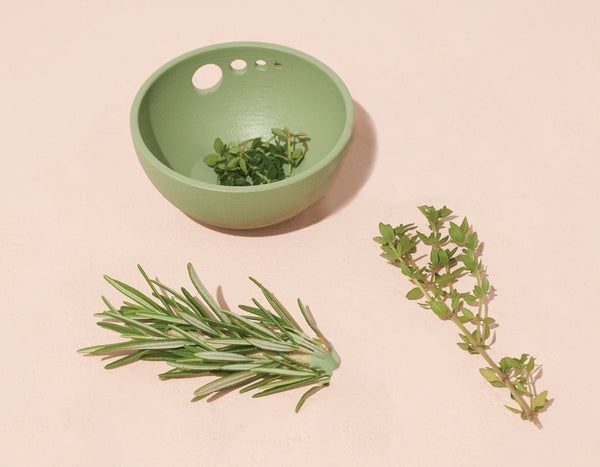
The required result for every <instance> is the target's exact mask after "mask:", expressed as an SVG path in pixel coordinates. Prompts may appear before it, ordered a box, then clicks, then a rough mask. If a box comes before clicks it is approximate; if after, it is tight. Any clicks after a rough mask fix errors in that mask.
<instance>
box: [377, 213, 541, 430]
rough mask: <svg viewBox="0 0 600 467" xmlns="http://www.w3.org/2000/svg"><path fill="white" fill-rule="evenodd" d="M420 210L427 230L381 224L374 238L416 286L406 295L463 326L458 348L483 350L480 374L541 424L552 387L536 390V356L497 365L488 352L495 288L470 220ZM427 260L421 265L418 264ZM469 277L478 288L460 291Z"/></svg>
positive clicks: (472, 351) (506, 359) (518, 410)
mask: <svg viewBox="0 0 600 467" xmlns="http://www.w3.org/2000/svg"><path fill="white" fill-rule="evenodd" d="M419 210H420V211H421V212H422V213H423V215H424V216H425V217H426V218H427V221H428V222H429V231H428V233H427V234H426V233H422V232H420V231H418V230H416V229H417V227H416V226H415V225H414V224H407V225H403V224H400V225H399V226H398V227H392V226H391V225H390V224H383V223H381V224H379V232H380V233H381V236H378V237H375V238H374V240H375V241H376V242H377V243H379V244H380V245H381V249H382V250H383V253H382V255H381V256H383V257H384V258H385V259H387V260H389V261H390V262H391V263H392V264H394V265H395V266H398V267H399V268H400V269H401V271H402V273H403V274H404V275H405V276H407V277H408V278H409V279H410V281H411V282H412V284H413V285H414V286H415V287H414V288H413V289H411V290H410V291H408V293H407V294H406V297H407V298H408V299H411V300H421V303H419V304H420V305H421V306H422V307H423V308H428V309H431V311H433V312H434V313H435V314H436V315H437V316H439V317H440V318H441V319H443V320H446V321H452V322H453V323H454V324H456V326H458V328H459V329H460V333H459V337H460V339H461V342H458V346H459V347H460V348H461V349H463V350H465V351H467V352H469V353H470V354H479V355H481V357H483V359H484V360H485V361H486V362H487V364H488V366H487V367H485V368H481V369H480V370H479V371H480V373H481V375H482V376H483V377H484V378H485V379H486V380H487V381H488V382H489V383H490V384H491V385H492V386H494V387H498V388H507V389H508V390H509V391H510V397H511V399H512V400H513V402H514V403H516V404H517V406H518V407H517V408H515V407H512V406H508V405H507V406H506V407H507V408H508V409H509V410H510V411H512V412H514V413H517V414H520V415H521V418H522V419H523V420H529V421H531V422H533V423H535V424H536V425H537V426H538V427H539V426H541V425H540V422H539V419H538V412H541V411H543V410H545V409H546V402H548V391H542V392H539V393H538V392H537V391H536V388H535V384H534V383H535V381H536V379H537V377H538V376H539V371H538V370H539V368H538V367H536V363H535V358H534V357H532V356H530V355H528V354H522V355H521V356H520V357H514V358H511V357H504V358H502V359H501V360H500V362H499V363H495V362H494V361H493V360H492V359H491V358H490V356H489V354H488V353H487V349H489V347H490V336H491V334H492V328H493V327H494V323H495V320H494V318H491V317H488V316H487V311H486V310H487V303H488V302H489V300H490V298H491V293H492V287H491V285H490V282H489V280H488V278H487V277H486V274H485V271H484V267H483V263H482V261H481V259H480V252H481V248H480V246H481V244H480V242H479V238H478V236H477V233H476V232H475V231H473V229H472V227H471V226H470V225H469V223H468V221H467V219H466V218H464V219H463V221H462V223H461V224H455V223H454V222H449V226H448V227H447V230H446V226H445V222H446V220H447V219H446V218H447V217H448V216H450V214H452V211H451V210H450V209H448V208H447V207H445V206H444V207H443V208H442V209H436V208H434V207H433V206H420V207H419ZM419 244H423V245H426V247H428V248H429V254H428V255H426V256H422V255H423V252H419V254H417V246H418V245H419ZM418 262H420V263H421V264H423V263H425V265H424V266H420V265H418V264H417V263H418ZM463 277H465V278H470V279H471V280H472V284H473V288H472V289H470V290H466V291H459V289H458V287H459V284H463V283H464V282H465V280H461V281H459V279H461V278H463Z"/></svg>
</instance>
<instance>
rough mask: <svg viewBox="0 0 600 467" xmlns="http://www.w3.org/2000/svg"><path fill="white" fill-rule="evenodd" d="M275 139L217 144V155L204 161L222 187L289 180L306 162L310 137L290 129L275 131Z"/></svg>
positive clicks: (273, 131)
mask: <svg viewBox="0 0 600 467" xmlns="http://www.w3.org/2000/svg"><path fill="white" fill-rule="evenodd" d="M271 132H272V133H273V136H272V137H271V138H270V139H269V140H267V141H263V139H262V138H254V139H249V140H246V141H243V142H242V143H240V144H233V143H229V144H224V143H223V141H222V140H221V138H217V139H216V140H215V142H214V145H213V146H214V150H215V152H214V153H212V154H209V155H207V156H206V157H205V158H204V162H205V163H206V164H207V165H208V166H210V167H212V168H213V169H214V171H215V173H216V174H217V182H218V183H219V184H220V185H228V186H248V185H261V184H263V183H271V182H276V181H278V180H283V179H285V178H286V177H289V176H290V175H291V173H292V169H295V168H296V167H298V165H300V163H301V162H302V161H303V160H304V156H305V154H306V152H307V151H308V144H307V142H308V141H310V138H308V137H307V136H306V134H305V133H292V132H291V131H290V130H288V129H287V128H284V129H279V128H272V129H271Z"/></svg>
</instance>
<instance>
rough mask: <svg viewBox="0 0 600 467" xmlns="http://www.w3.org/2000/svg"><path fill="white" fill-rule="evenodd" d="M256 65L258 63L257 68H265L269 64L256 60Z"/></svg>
mask: <svg viewBox="0 0 600 467" xmlns="http://www.w3.org/2000/svg"><path fill="white" fill-rule="evenodd" d="M254 63H256V66H265V65H266V64H267V62H265V61H264V60H256V62H254Z"/></svg>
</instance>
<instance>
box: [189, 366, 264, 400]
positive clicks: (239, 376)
mask: <svg viewBox="0 0 600 467" xmlns="http://www.w3.org/2000/svg"><path fill="white" fill-rule="evenodd" d="M257 377H258V376H257V375H256V373H252V372H251V371H241V372H239V373H234V374H233V375H230V376H222V377H221V378H219V379H217V380H215V381H211V382H210V383H208V384H205V385H204V386H202V387H201V388H198V389H196V391H194V395H195V396H196V397H194V399H192V400H198V399H201V398H203V397H205V396H208V395H209V394H212V393H213V392H216V391H222V390H223V389H227V388H230V387H235V386H239V385H240V384H243V383H246V382H248V381H253V380H255V379H256V378H257Z"/></svg>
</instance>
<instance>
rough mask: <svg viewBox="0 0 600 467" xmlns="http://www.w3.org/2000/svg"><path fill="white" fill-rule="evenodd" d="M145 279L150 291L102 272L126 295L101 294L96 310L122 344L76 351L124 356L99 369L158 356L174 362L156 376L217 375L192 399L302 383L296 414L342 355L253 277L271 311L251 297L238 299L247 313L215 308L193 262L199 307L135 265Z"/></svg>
mask: <svg viewBox="0 0 600 467" xmlns="http://www.w3.org/2000/svg"><path fill="white" fill-rule="evenodd" d="M138 268H139V270H140V272H141V273H142V275H143V277H144V279H145V280H146V282H147V283H148V285H149V287H150V289H151V291H152V294H151V297H150V296H148V295H145V294H144V293H142V292H140V291H138V290H136V289H134V288H133V287H131V286H129V285H127V284H124V283H123V282H120V281H118V280H115V279H112V278H110V277H108V276H105V279H106V280H107V281H108V282H109V283H110V284H111V285H112V286H113V287H115V288H116V289H117V290H118V291H120V292H121V293H122V294H123V295H125V297H127V299H129V300H128V301H124V302H123V305H122V306H121V307H120V308H118V309H117V308H115V307H114V306H113V305H112V304H111V303H110V302H109V301H108V300H107V299H106V298H105V297H102V299H103V301H104V303H105V304H106V306H107V307H108V310H106V311H103V312H102V313H97V314H96V315H95V316H100V317H102V318H104V319H105V320H104V321H100V322H98V323H97V324H98V325H99V326H101V327H104V328H107V329H110V330H113V331H116V332H118V333H120V334H121V337H122V338H124V339H126V340H125V341H123V342H119V343H113V344H104V345H96V346H92V347H86V348H84V349H81V350H79V352H80V353H85V354H90V355H113V356H117V355H119V356H121V355H123V353H125V356H122V357H121V358H118V359H117V360H115V361H113V362H111V363H109V364H108V365H106V366H105V368H107V369H110V368H116V367H118V366H122V365H125V364H127V363H130V362H133V361H136V360H160V361H164V362H166V363H167V364H168V365H170V366H171V367H172V369H171V370H169V371H167V372H165V373H162V374H161V375H159V378H160V379H161V380H167V379H172V378H181V377H188V376H200V375H208V374H212V375H215V376H218V378H217V379H215V380H213V381H211V382H209V383H207V384H205V385H204V386H202V387H200V388H199V389H198V390H196V391H195V393H194V398H193V399H192V400H193V401H195V400H198V399H202V398H204V397H206V396H208V395H210V394H212V393H214V392H218V391H222V390H225V389H232V388H240V389H241V390H240V392H246V391H250V390H258V391H259V392H257V393H255V394H254V395H253V397H262V396H267V395H270V394H275V393H278V392H281V391H286V390H288V389H294V388H298V387H301V386H308V385H310V386H311V387H310V388H309V389H308V390H307V391H306V392H305V393H304V394H303V395H302V397H300V400H299V401H298V404H297V405H296V412H298V410H299V409H300V407H302V405H303V404H304V402H305V400H306V399H307V397H309V396H310V395H312V394H314V393H315V392H316V391H317V390H319V389H321V388H323V387H324V386H327V385H329V382H330V380H331V375H332V373H333V371H334V370H335V369H336V368H337V367H338V366H339V364H340V357H339V355H338V354H337V352H336V351H335V349H334V348H333V346H332V345H331V343H330V342H329V341H328V340H327V339H325V337H324V336H323V334H322V333H321V332H320V331H319V330H318V328H317V325H316V323H315V321H314V318H313V317H312V315H311V314H310V312H309V311H308V310H307V309H306V308H305V307H304V305H303V304H302V302H301V301H300V299H298V305H299V307H300V311H301V312H302V315H303V316H304V319H305V320H306V322H307V323H308V325H309V326H310V327H311V329H313V330H314V331H315V333H316V337H314V338H311V337H309V336H308V335H307V334H305V332H304V331H303V330H302V329H301V328H300V326H299V325H298V324H297V323H296V321H295V320H294V319H293V317H292V316H291V315H290V313H289V312H288V311H287V310H286V309H285V308H284V307H283V306H282V305H281V304H280V303H279V301H277V299H276V298H275V297H274V296H273V295H272V294H271V293H270V292H269V291H268V290H267V289H266V288H265V287H263V285H262V284H260V283H259V282H258V281H257V280H255V279H252V278H251V280H252V281H253V282H254V283H255V284H256V285H257V286H258V287H259V288H260V290H261V292H262V294H263V295H264V297H265V298H266V300H267V302H268V303H269V305H270V306H271V307H272V308H273V310H274V312H272V311H269V310H267V309H266V308H265V307H264V306H263V305H261V303H260V302H259V301H258V300H256V299H252V301H253V305H252V306H247V305H240V308H241V309H242V310H243V311H245V312H247V313H248V314H245V315H242V314H237V313H234V312H232V311H229V310H224V309H221V308H220V307H219V305H218V304H217V302H216V301H215V299H214V298H213V297H212V296H211V295H210V293H209V292H208V291H207V289H206V287H204V285H203V284H202V283H201V282H200V280H199V279H198V276H197V275H196V272H195V270H194V268H193V266H192V265H191V264H188V273H189V276H190V279H191V281H192V284H193V285H194V287H195V289H196V292H197V293H198V294H199V295H200V296H201V297H202V300H203V302H204V305H203V304H201V303H200V302H199V301H198V300H196V299H195V298H194V297H193V296H192V294H191V293H190V292H189V291H188V290H186V289H185V288H183V287H182V288H181V291H180V292H178V291H175V290H173V289H171V288H170V287H168V286H166V285H164V284H162V283H160V282H158V281H155V280H152V279H150V278H149V277H148V275H147V274H146V273H145V272H144V270H143V269H142V268H141V267H140V266H138Z"/></svg>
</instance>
